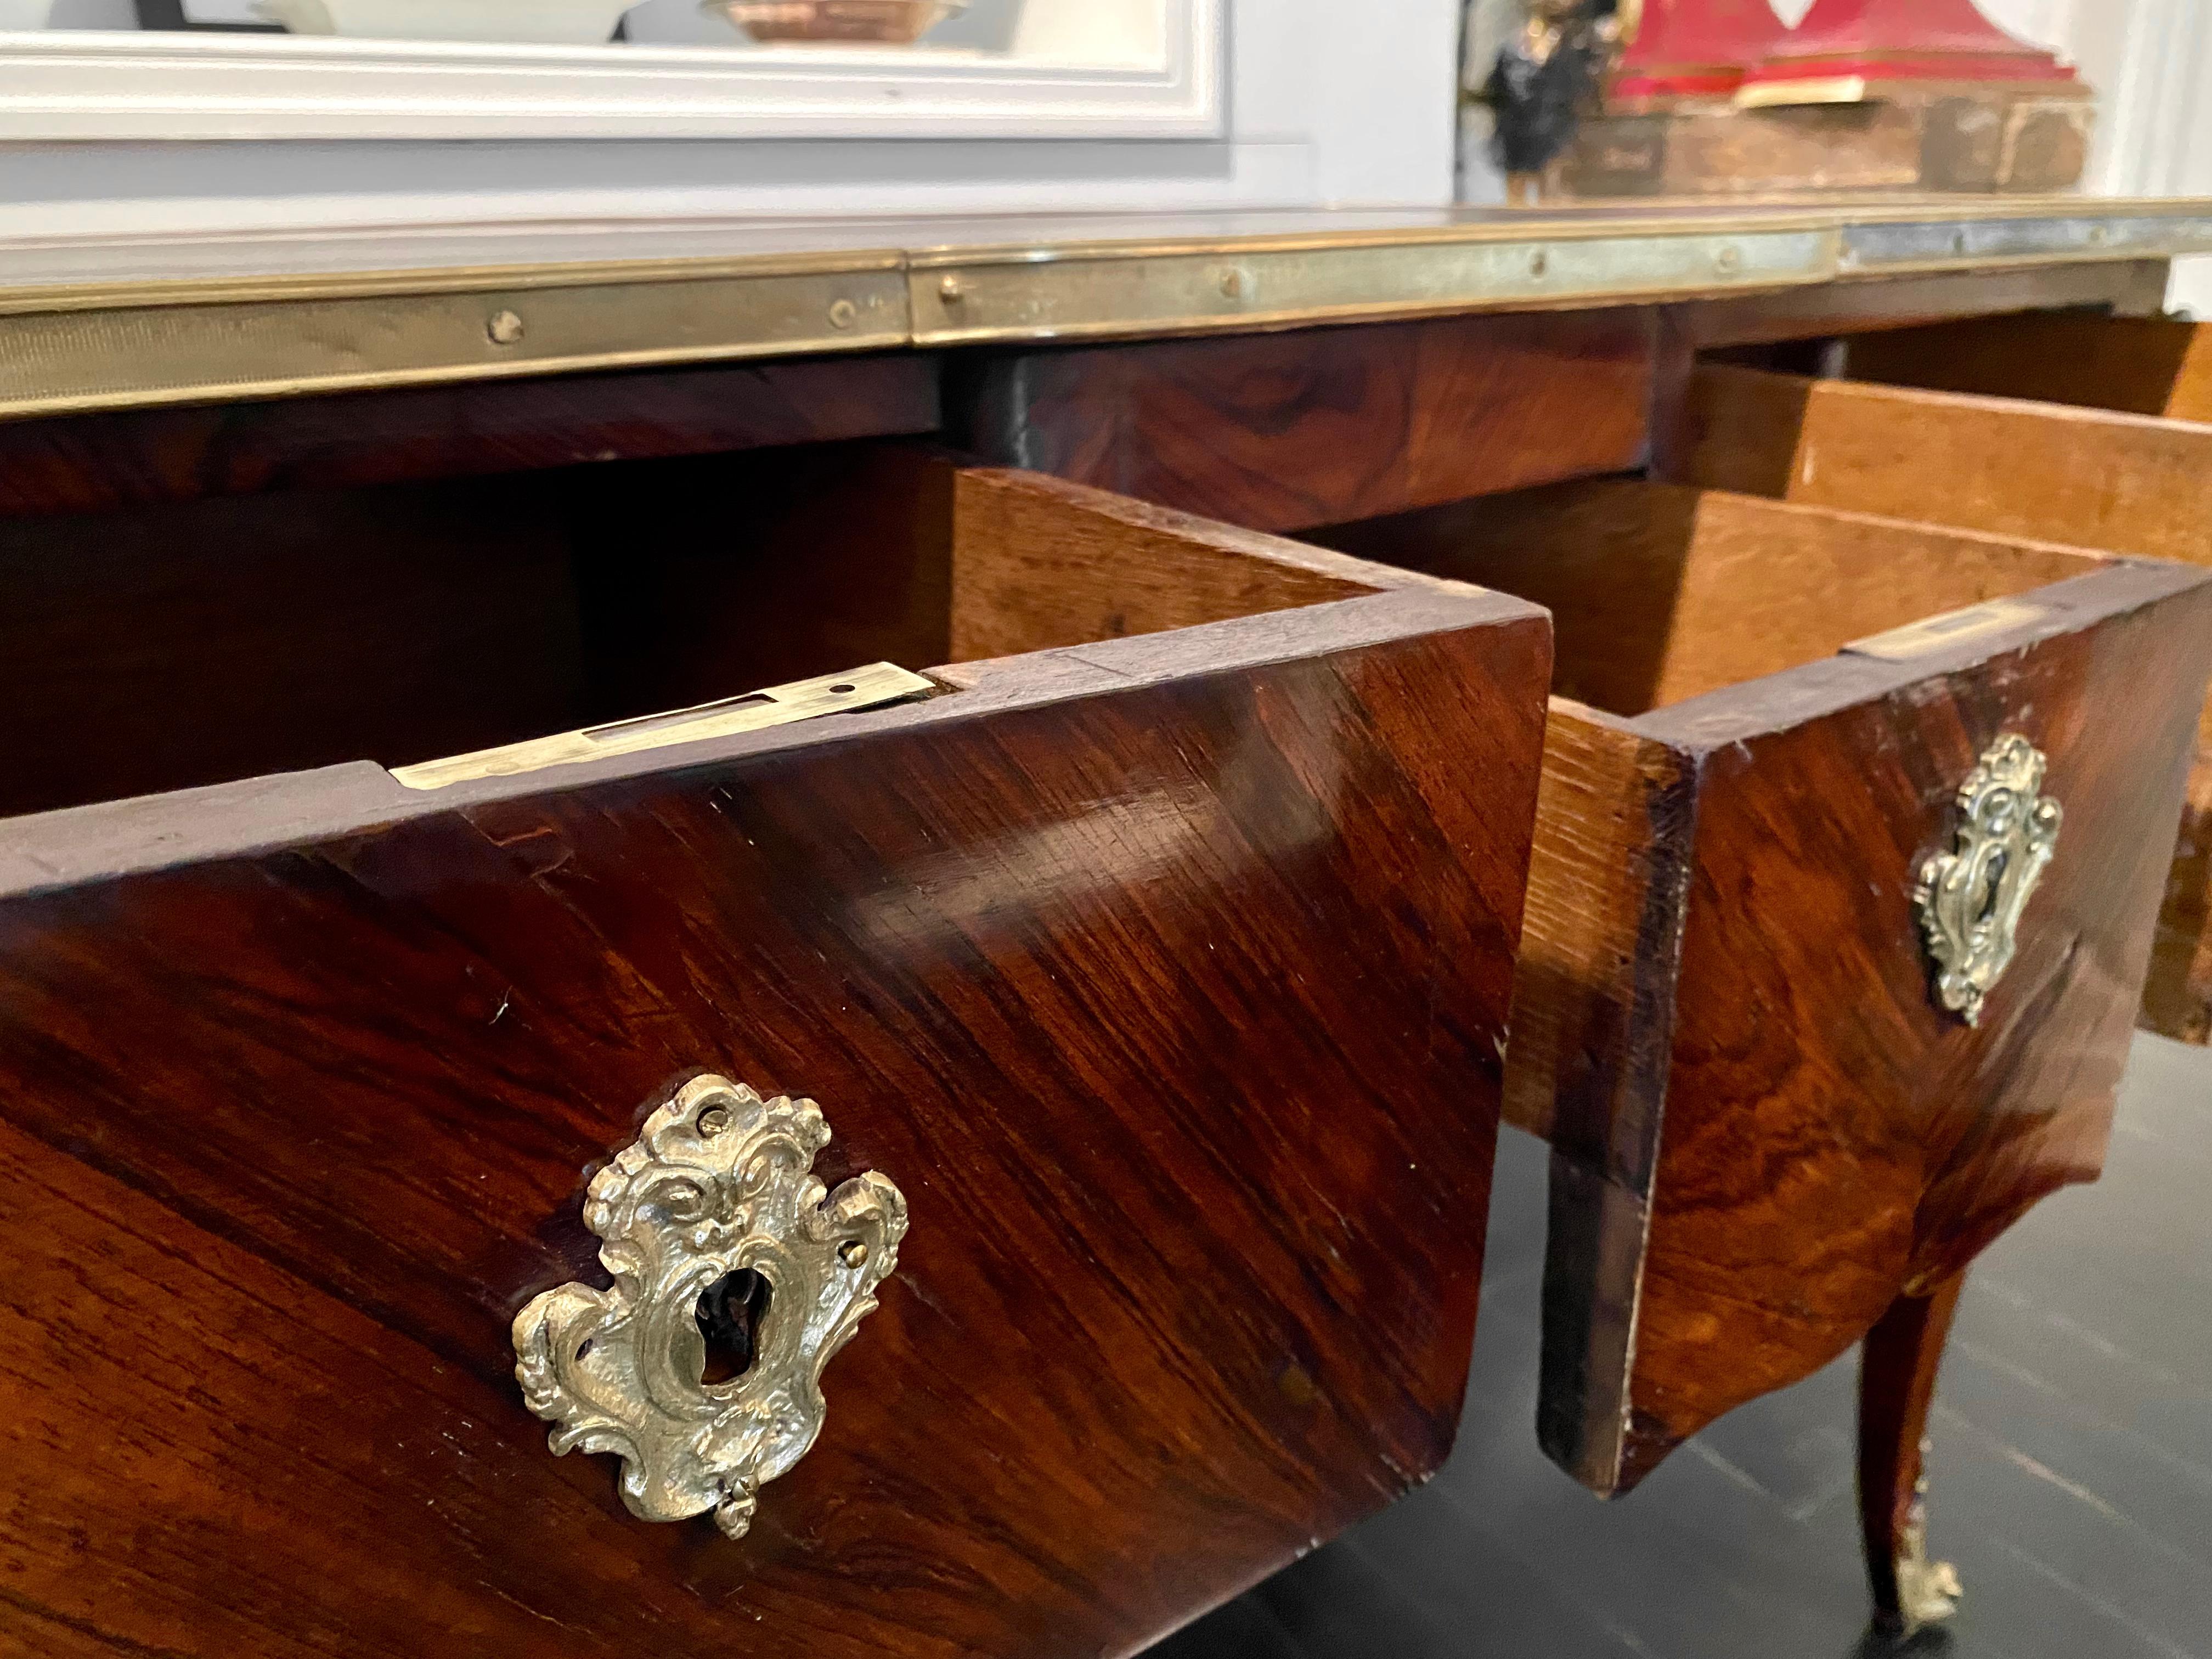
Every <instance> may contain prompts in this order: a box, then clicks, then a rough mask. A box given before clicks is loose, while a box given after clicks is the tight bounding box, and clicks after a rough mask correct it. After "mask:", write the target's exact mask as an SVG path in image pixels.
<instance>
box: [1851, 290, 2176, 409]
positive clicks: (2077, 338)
mask: <svg viewBox="0 0 2212 1659" xmlns="http://www.w3.org/2000/svg"><path fill="white" fill-rule="evenodd" d="M1844 344H1845V346H1846V348H1847V349H1846V354H1845V357H1844V372H1845V373H1846V374H1848V375H1850V378H1851V379H1853V380H1872V381H1875V382H1878V383H1880V384H1882V385H1886V386H1918V387H1920V388H1921V389H1922V390H1923V391H1929V392H1977V393H1980V394H1983V395H1984V396H1988V397H1994V398H2029V399H2033V400H2034V401H2037V402H2040V403H2053V404H2080V405H2082V406H2083V407H2085V408H2089V409H2111V410H2119V411H2121V412H2122V413H2124V414H2130V415H2165V416H2171V417H2172V418H2173V419H2175V420H2181V421H2212V329H2207V328H2206V327H2205V326H2204V325H2203V324H2201V323H2186V322H2183V321H2181V320H2179V319H2176V318H2172V317H2106V316H2102V315H2100V314H2098V313H2094V312H2090V311H2042V312H2031V313H2027V314H2026V315H2024V316H2017V317H1984V318H1977V319H1973V320H1972V321H1968V322H1954V323H1947V324H1943V325H1939V326H1933V327H1923V328H1912V329H1905V330H1901V331H1898V332H1896V333H1893V334H1872V335H1867V336H1864V337H1859V338H1855V339H1851V340H1849V341H1846V342H1845V343H1844Z"/></svg>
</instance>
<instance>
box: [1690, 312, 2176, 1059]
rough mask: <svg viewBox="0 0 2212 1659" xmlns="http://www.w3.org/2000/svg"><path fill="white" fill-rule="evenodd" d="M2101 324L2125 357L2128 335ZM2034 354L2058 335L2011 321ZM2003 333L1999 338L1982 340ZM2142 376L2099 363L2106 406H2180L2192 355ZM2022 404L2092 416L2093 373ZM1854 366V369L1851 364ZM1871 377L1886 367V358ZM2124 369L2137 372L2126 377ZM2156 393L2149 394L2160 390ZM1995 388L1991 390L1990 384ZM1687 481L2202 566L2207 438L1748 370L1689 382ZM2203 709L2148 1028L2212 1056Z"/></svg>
mask: <svg viewBox="0 0 2212 1659" xmlns="http://www.w3.org/2000/svg"><path fill="white" fill-rule="evenodd" d="M2106 320H2107V321H2112V319H2106ZM2018 325H2019V326H2021V328H2022V329H2023V330H2024V331H2025V337H2026V339H2027V341H2028V342H2029V343H2031V344H2032V343H2033V342H2034V341H2035V340H2036V339H2037V338H2038V337H2039V331H2047V329H2048V328H2049V327H2050V326H2052V325H2048V324H2045V323H2044V322H2043V321H2041V320H2040V319H2018ZM1986 326H1987V327H1988V328H1990V329H1995V328H1996V327H1997V325H1996V323H1991V324H1989V325H1986ZM2112 326H2113V327H2114V328H2116V329H2122V330H2123V332H2122V334H2121V336H2120V339H2121V341H2122V343H2125V341H2126V339H2127V338H2128V335H2127V333H2126V332H2125V331H2126V330H2129V329H2132V327H2133V325H2132V324H2128V325H2122V324H2120V323H2119V322H2117V321H2112ZM2147 349H2148V348H2146V347H2142V346H2141V345H2140V344H2138V345H2137V347H2136V349H2135V352H2134V353H2133V354H2132V355H2130V353H2129V352H2126V351H2118V352H2113V353H2107V354H2106V356H2105V358H2104V360H2103V361H2104V362H2105V363H2106V367H2107V368H2108V370H2109V372H2110V373H2111V374H2112V376H2113V389H2112V394H2111V395H2112V398H2113V400H2114V401H2125V400H2128V399H2130V398H2132V399H2134V400H2136V401H2138V402H2140V401H2144V400H2148V399H2149V398H2152V397H2153V396H2154V395H2155V396H2156V398H2159V399H2161V400H2173V401H2176V402H2177V404H2187V405H2188V406H2191V407H2193V406H2194V404H2188V399H2189V398H2191V397H2193V396H2194V394H2193V393H2192V392H2191V386H2194V385H2195V384H2196V380H2195V377H2196V375H2197V373H2198V371H2197V369H2196V368H2194V367H2192V365H2193V364H2194V363H2195V362H2197V355H2196V354H2199V353H2202V352H2203V346H2202V345H2201V344H2200V343H2198V342H2197V337H2195V336H2193V335H2192V336H2191V337H2190V339H2189V340H2187V341H2182V340H2180V339H2179V338H2178V337H2168V339H2167V341H2166V349H2169V350H2170V351H2172V353H2174V354H2175V361H2173V362H2172V363H2171V364H2169V365H2167V366H2166V368H2160V369H2156V370H2153V369H2150V368H2142V366H2141V364H2140V363H2139V362H2136V359H2137V358H2139V357H2140V356H2141V355H2142V352H2143V351H2144V350H2147ZM2021 356H2022V360H2023V362H2037V363H2042V364H2044V365H2045V367H2044V368H2041V369H2039V370H2038V371H2036V373H2035V374H2033V376H2031V375H2030V374H2029V371H2028V370H2027V368H2021V369H2019V370H2017V371H2015V374H2013V376H2012V377H2011V380H2013V381H2015V382H2017V383H2018V384H2019V385H2020V386H2021V389H2032V390H2034V391H2036V392H2039V393H2053V392H2058V391H2061V390H2068V389H2070V390H2071V391H2073V392H2078V393H2080V394H2081V396H2080V397H2079V398H2077V399H2075V401H2079V402H2084V403H2086V402H2087V401H2089V400H2090V398H2089V395H2088V394H2089V393H2090V392H2092V390H2093V386H2094V381H2093V374H2094V373H2095V372H2096V371H2095V369H2094V368H2093V367H2091V366H2089V362H2090V360H2087V359H2083V360H2079V361H2078V362H2075V363H2074V364H2073V366H2072V367H2070V368H2069V367H2062V366H2061V365H2063V364H2065V363H2066V362H2068V361H2069V360H2066V359H2064V358H2063V357H2045V356H2041V355H2039V354H2037V353H2035V352H2033V351H2032V350H2029V351H2024V352H2023V353H2022V354H2021ZM1857 361H1858V359H1857V357H1855V358H1854V362H1855V363H1856V362H1857ZM1877 361H1882V362H1887V361H1889V359H1887V357H1884V358H1881V359H1879V360H1877ZM1983 363H1984V359H1983V358H1981V357H1978V356H1973V355H1972V354H1969V353H1967V352H1966V351H1965V350H1964V349H1961V350H1960V352H1959V353H1957V354H1954V355H1953V356H1948V357H1945V356H1939V355H1931V356H1930V358H1929V364H1930V367H1929V369H1928V371H1927V374H1926V376H1925V378H1929V379H1936V380H1972V379H1975V378H1976V374H1975V371H1976V369H1977V368H1978V366H1981V365H1982V364H1983ZM2131 364H2132V365H2134V366H2133V367H2131ZM2159 382H2163V383H2164V384H2165V385H2166V386H2167V388H2168V389H2167V390H2166V391H2160V392H2155V393H2154V392H2153V389H2152V388H2153V386H2154V383H2159ZM1991 383H1992V384H1997V382H1995V381H1992V382H1991ZM1686 438H1687V441H1686V443H1685V444H1684V446H1683V447H1682V450H1681V453H1680V457H1679V459H1678V460H1677V462H1676V464H1675V465H1676V468H1677V471H1678V473H1679V475H1680V477H1684V478H1685V479H1686V480H1689V481H1692V482H1697V483H1705V484H1709V485H1712V486H1716V487H1719V488H1724V489H1744V490H1749V491H1752V492H1754V493H1758V494H1763V495H1776V496H1781V497H1784V498H1786V499H1788V500H1790V501H1803V502H1807V503H1808V504H1814V505H1820V506H1826V507H1844V508H1847V509H1850V510H1854V511H1858V512H1866V513H1882V514H1885V515H1888V516H1893V517H1897V518H1905V519H1918V520H1929V521H1932V522H1935V523H1940V524H1945V525H1952V526H1958V527H1960V528H1962V529H1967V530H1976V531H1984V532H1992V533H1995V534H1998V535H2005V536H2032V537H2036V538H2040V539H2042V540H2045V541H2050V542H2059V543H2065V544H2070V545H2073V546H2077V547H2084V548H2093V549H2096V550H2102V551H2107V552H2115V553H2132V554H2144V555H2148V556H2153V557H2157V558H2166V559H2178V560H2183V561H2186V562H2191V563H2194V564H2212V532H2208V530H2207V528H2206V526H2208V525H2212V425H2200V424H2197V423H2196V422H2191V421H2183V420H2173V419H2166V418H2155V417H2147V416H2142V415H2130V414H2119V413H2109V412H2104V411H2100V410H2095V409H2092V408H2086V407H2075V408H2062V407H2055V406H2052V405H2050V404H2031V403H2022V402H2014V401H2010V400H2008V399H2003V398H1989V397H1977V396H1967V395H1961V394H1954V393H1949V392H1945V393H1935V392H1916V391H1908V390H1905V389H1902V388H1899V387H1894V386H1871V385H1862V384H1857V383H1855V382H1844V381H1813V380H1800V379H1798V378H1796V377H1794V376H1790V375H1780V374H1762V373H1759V372H1758V371H1755V370H1749V369H1736V368H1705V369H1702V370H1700V371H1699V374H1698V375H1697V377H1696V380H1695V382H1694V384H1693V386H1692V394H1691V398H1690V402H1689V406H1688V422H1687V432H1686ZM2209 848H2212V708H2207V709H2206V711H2205V714H2204V720H2203V729H2202V732H2201V733H2200V736H2199V738H2198V759H2197V765H2196V768H2195V772H2194V775H2193V776H2192V779H2191V784H2190V793H2189V807H2188V816H2187V817H2186V819H2185V822H2184V823H2183V826H2182V833H2181V836H2180V839H2179V842H2178V843H2177V846H2176V848H2175V851H2174V857H2173V862H2172V873H2171V883H2170V892H2169V896H2168V898H2167V901H2166V908H2165V911H2164V915H2163V916H2162V918H2161V921H2160V933H2159V941H2158V947H2157V952H2156V956H2155V957H2154V963H2153V967H2152V971H2151V975H2150V978H2149V981H2148V985H2147V987H2146V989H2145V991H2144V994H2143V1003H2142V1024H2143V1026H2144V1027H2145V1029H2147V1030H2154V1031H2157V1032H2159V1033H2160V1034H2161V1035H2163V1036H2171V1037H2176V1038H2179V1039H2181V1040H2182V1041H2185V1042H2208V1041H2212V851H2208V849H2209Z"/></svg>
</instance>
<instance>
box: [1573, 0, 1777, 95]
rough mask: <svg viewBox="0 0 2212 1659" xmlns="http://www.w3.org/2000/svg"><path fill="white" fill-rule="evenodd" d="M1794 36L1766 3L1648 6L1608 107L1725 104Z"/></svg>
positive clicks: (1679, 1) (1693, 1) (1724, 0)
mask: <svg viewBox="0 0 2212 1659" xmlns="http://www.w3.org/2000/svg"><path fill="white" fill-rule="evenodd" d="M1788 34H1789V30H1787V29H1786V28H1784V27H1783V24H1782V20H1781V19H1780V18H1778V17H1777V16H1776V15H1774V10H1773V8H1772V7H1771V6H1770V5H1768V4H1767V0H1644V5H1643V8H1642V13H1641V15H1640V16H1639V17H1638V20H1637V23H1636V33H1635V35H1634V37H1633V38H1632V39H1631V40H1629V42H1628V44H1627V46H1626V47H1625V48H1623V50H1622V52H1621V54H1620V64H1619V65H1618V66H1617V67H1616V69H1615V70H1614V71H1613V80H1612V82H1611V83H1610V84H1609V85H1608V87H1607V99H1608V101H1609V102H1611V103H1614V104H1620V103H1626V102H1631V101H1633V100H1639V99H1647V98H1684V97H1719V98H1726V97H1727V96H1729V94H1731V93H1733V92H1734V91H1735V89H1736V87H1737V86H1738V84H1739V83H1741V81H1742V80H1743V77H1744V75H1745V72H1746V71H1747V70H1749V69H1751V68H1752V66H1753V65H1754V64H1757V63H1759V61H1760V60H1761V59H1762V58H1765V57H1766V56H1767V54H1768V52H1770V51H1771V49H1772V48H1773V47H1774V46H1776V45H1777V44H1778V42H1780V41H1781V40H1784V39H1785V38H1786V37H1787V36H1788Z"/></svg>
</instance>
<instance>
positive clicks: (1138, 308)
mask: <svg viewBox="0 0 2212 1659" xmlns="http://www.w3.org/2000/svg"><path fill="white" fill-rule="evenodd" d="M1840 247H1841V243H1840V238H1839V235H1838V233H1837V232H1836V231H1835V230H1834V229H1832V228H1829V229H1819V228H1809V229H1784V230H1743V231H1731V232H1722V233H1717V234H1716V233H1710V232H1702V231H1701V232H1699V233H1697V234H1653V233H1650V232H1644V233H1641V234H1613V235H1599V234H1589V233H1587V232H1584V233H1581V234H1552V235H1546V236H1541V237H1532V236H1528V235H1526V234H1521V235H1517V236H1516V237H1515V238H1513V239H1512V240H1480V241H1478V240H1455V241H1422V242H1411V243H1409V242H1407V241H1404V240H1395V241H1380V240H1377V241H1374V242H1370V243H1366V244H1348V245H1343V244H1340V245H1337V246H1330V247H1328V248H1326V249H1316V248H1310V247H1304V246H1297V245H1295V244H1291V245H1288V246H1282V245H1278V246H1267V245H1265V244H1261V245H1257V246H1255V245H1251V244H1244V245H1237V246H1224V247H1217V248H1213V249H1208V250H1205V251H1199V250H1183V249H1176V250H1172V251H1170V250H1165V249H1162V250H1150V249H1147V250H1143V251H1130V250H1121V249H1115V250H1106V249H1100V250H1097V251H1088V250H1062V249H1053V250H1050V251H1049V252H1043V253H1038V254H1023V253H1020V252H1014V253H1009V254H999V255H986V256H983V257H981V258H977V257H974V256H958V255H956V256H952V257H950V258H945V257H939V258H924V259H917V260H916V261H915V264H914V266H913V270H912V272H911V276H910V278H909V281H910V285H911V288H912V297H913V306H914V316H915V343H916V344H919V345H925V346H931V345H955V344H969V343H977V342H981V341H1003V340H1042V339H1055V340H1057V339H1082V338H1094V337H1103V336H1109V335H1127V334H1138V333H1148V332H1191V331H1204V330H1219V329H1239V328H1254V327H1266V326H1269V325H1276V326H1284V325H1293V324H1299V323H1317V322H1333V321H1340V320H1349V319H1355V318H1367V317H1391V316H1410V315H1419V314H1421V313H1437V312H1462V311H1484V310H1499V309H1522V310H1526V309H1535V308H1543V307H1565V306H1590V305H1601V304H1614V303H1622V302H1630V301H1638V300H1657V299H1662V298H1664V299H1674V298H1686V297H1692V296H1705V295H1714V294H1725V293H1735V292H1740V291H1744V290H1749V289H1773V288H1796V287H1803V286H1807V285H1809V284H1812V283H1821V282H1826V281H1828V280H1829V279H1831V278H1832V277H1833V276H1834V275H1835V274H1836V271H1837V269H1838V264H1837V259H1838V252H1840Z"/></svg>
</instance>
